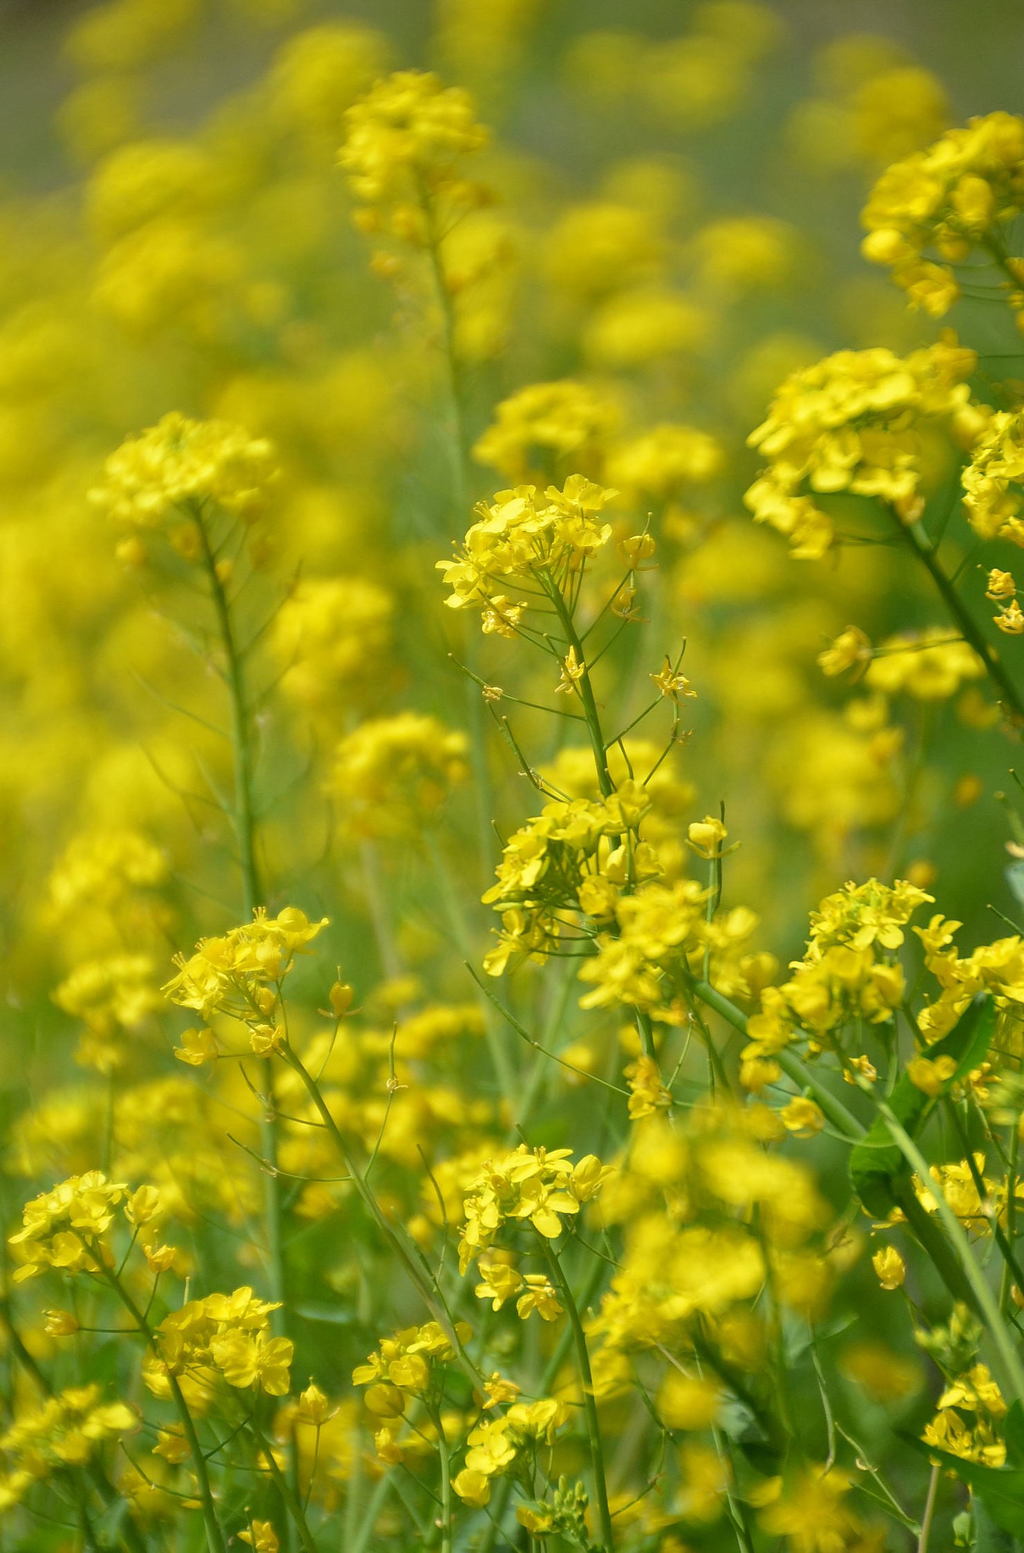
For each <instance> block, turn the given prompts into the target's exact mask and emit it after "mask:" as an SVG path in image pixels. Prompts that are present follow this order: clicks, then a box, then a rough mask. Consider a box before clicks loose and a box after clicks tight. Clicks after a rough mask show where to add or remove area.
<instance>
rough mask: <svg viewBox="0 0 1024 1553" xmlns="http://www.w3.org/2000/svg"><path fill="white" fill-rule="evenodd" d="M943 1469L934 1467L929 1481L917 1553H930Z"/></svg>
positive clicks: (936, 1465) (937, 1466)
mask: <svg viewBox="0 0 1024 1553" xmlns="http://www.w3.org/2000/svg"><path fill="white" fill-rule="evenodd" d="M941 1471H942V1468H941V1467H940V1466H939V1465H938V1463H936V1464H935V1466H933V1467H932V1471H931V1477H930V1478H929V1479H928V1495H927V1497H926V1499H925V1502H924V1514H923V1515H922V1516H921V1534H920V1536H919V1537H918V1539H917V1553H928V1543H929V1541H930V1539H931V1534H932V1521H933V1520H934V1518H935V1501H936V1499H937V1498H938V1494H939V1473H940V1472H941Z"/></svg>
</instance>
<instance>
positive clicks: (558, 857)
mask: <svg viewBox="0 0 1024 1553" xmlns="http://www.w3.org/2000/svg"><path fill="white" fill-rule="evenodd" d="M650 802H651V800H650V798H649V796H648V794H647V792H646V790H645V788H643V787H641V786H640V785H639V784H638V783H637V782H635V781H632V780H630V779H628V778H627V779H626V780H625V781H624V782H623V783H622V784H621V785H620V786H619V787H618V788H617V789H616V791H615V792H614V793H612V794H611V795H610V797H608V798H606V799H585V798H573V799H568V800H562V799H555V800H553V801H552V802H551V803H548V804H545V806H544V808H543V810H542V811H541V813H540V814H539V815H538V816H537V817H536V818H535V819H532V820H529V821H528V822H527V823H526V824H525V825H523V826H521V827H520V829H519V830H517V831H516V832H515V833H514V835H512V836H511V837H510V838H509V840H508V842H507V843H506V845H505V848H504V850H503V852H502V857H501V862H500V863H499V864H498V868H497V876H498V877H497V883H496V884H494V885H492V886H491V888H490V889H489V890H488V891H487V892H486V893H485V895H484V897H483V899H484V902H485V904H487V905H490V906H493V907H494V909H495V910H496V911H499V912H500V913H501V931H500V934H499V938H498V944H497V945H496V947H495V948H494V949H492V950H490V952H489V953H488V955H487V957H486V959H485V961H484V965H485V969H486V970H487V972H488V974H489V975H491V976H500V975H501V974H502V973H503V972H504V971H505V970H506V969H507V968H508V966H509V964H510V962H514V961H516V960H521V959H523V958H526V957H530V958H533V959H544V958H546V957H547V956H548V955H549V954H552V953H553V952H555V950H556V949H557V947H558V945H559V943H560V942H561V941H562V940H564V939H565V938H567V937H571V936H573V933H574V929H573V919H572V916H571V915H569V914H575V915H576V916H577V917H580V916H582V917H583V918H588V919H590V920H591V921H593V922H602V921H607V920H608V919H609V918H610V917H611V916H612V914H613V912H614V909H615V903H616V901H617V900H618V898H619V895H620V894H621V892H622V891H623V890H624V889H625V888H627V887H629V888H632V887H633V886H634V885H635V884H636V883H637V882H639V881H641V880H643V879H646V878H649V877H652V876H655V875H657V874H658V873H660V871H661V869H660V864H659V861H658V858H657V856H656V854H655V852H654V851H653V849H652V848H651V847H650V846H649V845H648V844H647V843H646V842H643V841H641V840H640V839H639V827H640V823H641V820H642V818H643V816H644V814H645V813H646V812H647V810H648V808H649V807H650ZM581 935H583V936H587V934H586V924H585V923H579V922H578V923H577V926H576V928H575V936H577V937H579V936H581Z"/></svg>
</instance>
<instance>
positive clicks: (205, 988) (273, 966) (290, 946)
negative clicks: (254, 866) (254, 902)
mask: <svg viewBox="0 0 1024 1553" xmlns="http://www.w3.org/2000/svg"><path fill="white" fill-rule="evenodd" d="M327 921H328V919H327V918H326V917H322V918H321V919H320V921H319V922H311V921H310V920H309V918H308V917H307V916H306V914H305V912H303V911H300V910H299V909H298V907H296V906H287V907H285V909H284V910H283V911H281V912H279V913H278V915H277V916H276V917H268V916H267V914H266V912H265V911H264V910H263V909H262V908H261V907H257V908H256V911H255V912H254V914H253V920H252V921H251V922H247V923H244V924H243V925H242V926H241V927H236V928H232V929H231V931H230V932H228V933H225V934H223V935H222V936H220V937H218V938H203V939H200V941H199V943H198V945H197V946H196V950H195V953H194V954H191V955H187V956H186V955H183V954H178V955H175V957H174V963H175V965H176V966H177V967H178V973H177V975H176V976H172V978H171V980H170V981H169V982H167V984H166V986H165V987H164V988H163V992H164V996H165V997H166V998H167V999H168V1000H169V1001H170V1002H171V1003H177V1004H180V1006H181V1007H182V1008H192V1009H195V1010H196V1012H197V1013H198V1014H199V1015H200V1017H201V1018H202V1019H204V1020H205V1019H209V1018H210V1017H211V1015H213V1014H215V1013H220V1014H227V1015H228V1016H229V1017H231V1018H232V1019H237V1020H241V1021H242V1023H244V1024H245V1025H247V1026H248V1028H249V1031H250V1037H251V1040H252V1047H253V1050H254V1051H262V1052H266V1051H268V1050H270V1049H272V1048H273V1046H274V1045H275V1043H276V1042H277V1041H278V1039H279V1038H280V1034H281V1032H280V1031H279V1030H276V1029H275V1027H274V1025H273V1023H272V1022H271V1021H272V1019H273V1016H274V1014H275V1012H276V1010H277V1008H278V1004H279V1000H280V986H281V982H282V981H283V980H284V978H285V976H287V975H288V973H289V972H290V971H291V970H292V969H293V967H294V964H295V956H296V955H297V954H302V953H304V952H305V949H306V945H307V944H309V943H310V942H311V940H312V939H314V938H316V936H317V935H318V934H319V933H321V932H322V931H323V929H324V928H325V927H326V926H327Z"/></svg>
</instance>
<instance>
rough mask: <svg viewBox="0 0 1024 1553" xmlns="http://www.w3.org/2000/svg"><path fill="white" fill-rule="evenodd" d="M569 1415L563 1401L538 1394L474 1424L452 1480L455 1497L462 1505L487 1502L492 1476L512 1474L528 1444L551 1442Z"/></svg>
mask: <svg viewBox="0 0 1024 1553" xmlns="http://www.w3.org/2000/svg"><path fill="white" fill-rule="evenodd" d="M570 1416H571V1414H570V1409H569V1408H568V1407H567V1406H566V1404H565V1403H564V1402H558V1401H556V1400H555V1399H554V1398H552V1397H541V1398H540V1399H539V1400H538V1401H536V1402H514V1403H513V1404H512V1406H511V1407H510V1408H509V1409H508V1412H507V1413H503V1414H502V1415H501V1417H500V1418H491V1419H483V1420H482V1421H481V1422H480V1423H478V1424H476V1425H475V1426H474V1427H473V1428H472V1429H471V1430H470V1431H469V1435H468V1437H467V1441H466V1443H467V1445H468V1449H467V1451H466V1463H465V1466H464V1467H463V1468H462V1470H461V1472H458V1473H456V1475H455V1477H454V1478H453V1479H452V1487H453V1488H454V1490H455V1492H456V1493H457V1494H458V1496H459V1498H460V1499H461V1500H462V1501H463V1503H464V1504H470V1505H478V1506H483V1505H485V1504H488V1503H489V1501H490V1497H491V1482H492V1479H494V1478H496V1477H501V1476H508V1475H509V1474H511V1473H514V1471H515V1468H516V1464H517V1462H518V1461H519V1460H520V1459H521V1458H522V1457H524V1456H525V1455H526V1454H527V1453H528V1451H529V1450H530V1448H531V1447H532V1448H533V1449H536V1447H537V1446H538V1445H550V1444H552V1442H553V1441H554V1438H555V1434H556V1433H557V1431H558V1430H559V1429H560V1428H561V1427H562V1426H563V1425H564V1424H566V1423H568V1421H569V1418H570Z"/></svg>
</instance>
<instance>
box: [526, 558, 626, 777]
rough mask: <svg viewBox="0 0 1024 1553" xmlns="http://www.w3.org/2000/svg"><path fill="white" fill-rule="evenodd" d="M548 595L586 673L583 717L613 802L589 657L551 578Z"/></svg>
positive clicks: (547, 582) (596, 763) (581, 683)
mask: <svg viewBox="0 0 1024 1553" xmlns="http://www.w3.org/2000/svg"><path fill="white" fill-rule="evenodd" d="M542 580H543V581H544V586H545V592H546V593H547V595H548V597H549V598H550V600H551V602H552V604H553V605H554V609H555V613H556V615H557V616H558V623H559V625H560V626H561V627H562V630H563V632H564V633H565V642H566V646H567V647H569V648H571V649H572V651H573V652H574V653H575V655H576V662H577V663H578V664H579V665H580V667H581V669H582V671H583V672H582V673H581V675H580V678H579V684H578V689H579V695H580V701H581V703H582V706H583V716H584V718H585V720H586V724H587V732H588V733H589V735H590V745H591V749H592V750H593V754H594V766H595V768H596V770H597V784H598V787H599V788H600V789H601V796H602V797H603V798H609V797H610V796H611V794H612V793H613V792H614V791H615V783H614V782H613V781H612V775H611V772H610V771H609V769H608V752H607V750H606V749H605V745H604V734H603V732H602V730H601V714H600V713H599V712H598V710H597V701H596V699H595V697H594V687H593V685H592V684H591V681H590V670H589V668H588V667H587V658H586V653H585V652H584V650H583V643H582V642H581V641H580V638H579V633H578V632H577V630H576V626H575V624H574V622H573V618H572V612H571V610H570V609H569V608H568V606H567V605H566V602H565V599H564V598H563V597H562V593H561V589H560V588H559V587H558V585H557V584H556V583H555V582H554V581H553V580H552V579H551V578H548V577H544V578H542Z"/></svg>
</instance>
